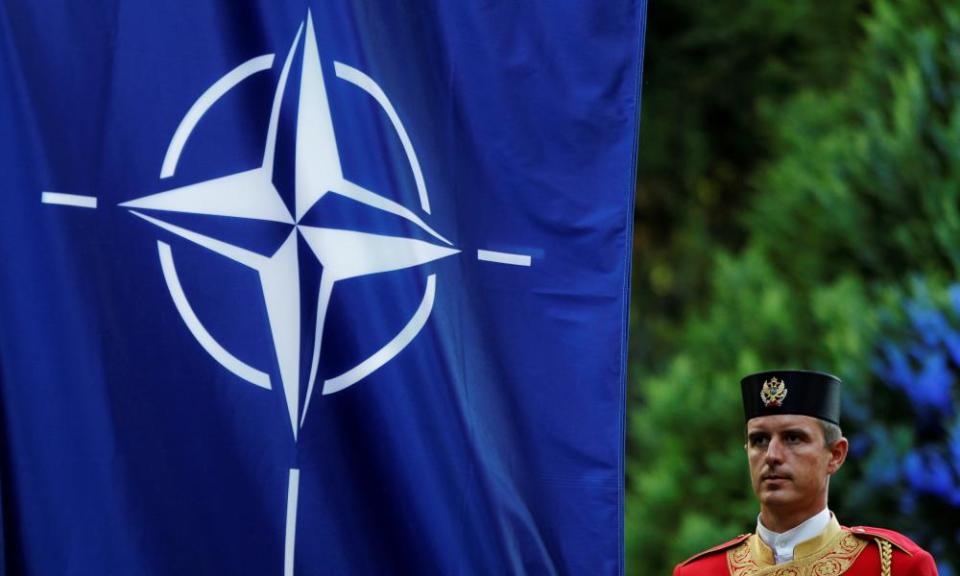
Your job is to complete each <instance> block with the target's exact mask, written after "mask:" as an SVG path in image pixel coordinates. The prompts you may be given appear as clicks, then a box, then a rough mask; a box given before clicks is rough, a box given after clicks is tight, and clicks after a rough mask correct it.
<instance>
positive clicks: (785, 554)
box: [753, 508, 840, 564]
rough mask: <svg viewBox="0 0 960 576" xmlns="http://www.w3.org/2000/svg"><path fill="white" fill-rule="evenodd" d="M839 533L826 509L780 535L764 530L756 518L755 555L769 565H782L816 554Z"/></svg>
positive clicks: (833, 519) (764, 527)
mask: <svg viewBox="0 0 960 576" xmlns="http://www.w3.org/2000/svg"><path fill="white" fill-rule="evenodd" d="M839 531H840V524H839V522H837V520H836V518H834V517H833V514H831V513H830V510H828V509H827V508H824V509H823V510H821V511H820V512H819V513H817V514H815V515H813V516H811V517H810V518H807V519H806V520H804V521H803V522H801V523H800V524H799V525H797V526H795V527H793V528H791V529H790V530H787V531H786V532H782V533H777V532H773V531H771V530H769V529H767V527H766V526H764V525H763V523H762V522H760V518H759V516H758V517H757V536H759V537H758V538H754V539H753V540H754V541H755V545H756V546H755V550H754V552H756V553H757V555H758V557H760V558H762V559H763V560H765V561H766V562H767V563H769V564H781V563H783V562H789V561H790V560H794V559H799V558H802V557H804V556H807V555H809V554H811V553H813V552H816V551H817V550H819V549H820V548H822V547H823V546H824V545H826V544H827V543H828V542H829V541H830V540H831V539H832V538H833V536H835V535H836V534H837V533H838V532H839Z"/></svg>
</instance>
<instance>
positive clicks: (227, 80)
mask: <svg viewBox="0 0 960 576" xmlns="http://www.w3.org/2000/svg"><path fill="white" fill-rule="evenodd" d="M272 66H273V54H266V55H264V56H258V57H256V58H251V59H250V60H247V61H246V62H244V63H243V64H241V65H239V66H237V67H236V68H234V69H233V70H231V71H230V72H227V73H226V74H225V75H224V76H223V77H222V78H220V79H219V80H217V81H216V82H215V83H214V84H213V86H211V87H209V88H207V90H206V91H205V92H204V93H203V94H201V95H200V97H199V98H197V101H196V102H194V103H193V106H191V107H190V110H188V111H187V114H186V115H185V116H184V117H183V120H181V121H180V125H179V126H177V130H176V132H174V133H173V138H172V139H171V140H170V145H169V146H167V153H166V155H165V156H164V158H163V167H162V168H161V169H160V177H161V178H169V177H170V176H173V174H174V172H176V170H177V162H178V161H179V160H180V154H181V153H182V152H183V147H184V146H186V144H187V139H188V138H190V134H192V133H193V129H194V128H196V126H197V123H198V122H200V119H201V118H203V115H204V114H206V113H207V111H208V110H209V109H210V107H211V106H213V105H214V104H216V102H217V100H219V99H220V98H221V97H222V96H223V95H224V94H226V93H227V92H229V91H230V90H231V89H233V87H235V86H236V85H237V84H239V83H241V82H243V81H244V80H246V79H247V78H249V77H250V76H252V75H253V74H256V73H257V72H262V71H264V70H269V69H270V68H271V67H272Z"/></svg>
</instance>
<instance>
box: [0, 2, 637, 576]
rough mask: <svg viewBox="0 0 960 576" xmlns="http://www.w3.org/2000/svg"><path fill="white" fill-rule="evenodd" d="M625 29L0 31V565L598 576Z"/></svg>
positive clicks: (116, 10) (553, 19)
mask: <svg viewBox="0 0 960 576" xmlns="http://www.w3.org/2000/svg"><path fill="white" fill-rule="evenodd" d="M401 4H402V5H401ZM645 10H646V5H645V2H643V1H642V0H616V1H613V2H602V3H600V2H593V1H588V0H582V1H580V0H577V1H569V2H560V3H557V2H551V3H548V2H543V3H508V2H504V3H479V2H443V1H440V0H433V1H431V0H423V1H419V2H410V3H389V2H367V1H359V2H358V1H349V2H348V1H330V2H316V1H310V2H265V1H264V2H255V1H244V2H222V1H219V2H215V1H200V2H191V3H169V2H138V1H124V2H120V1H112V2H103V1H93V2H88V3H83V4H82V5H80V4H70V3H63V2H53V1H40V2H8V3H3V4H0V178H2V194H0V201H2V202H3V204H2V207H0V517H2V522H0V574H11V575H14V574H16V575H24V576H29V575H52V574H57V575H59V574H118V575H141V574H142V575H167V574H170V575H173V574H177V575H179V574H276V575H278V576H279V575H283V576H293V575H294V574H296V575H299V576H304V575H311V574H360V575H363V574H376V575H379V574H458V575H473V574H477V575H488V574H551V575H552V574H558V575H559V574H585V575H591V576H593V575H619V574H622V573H623V553H622V540H623V526H622V522H623V457H624V455H623V442H624V403H625V394H624V386H625V374H624V371H625V366H626V362H625V354H626V331H627V310H628V296H629V272H630V266H629V264H630V252H631V231H632V219H633V200H632V199H633V187H634V166H635V157H636V147H637V129H638V122H639V101H640V75H641V60H642V46H643V29H644V19H645Z"/></svg>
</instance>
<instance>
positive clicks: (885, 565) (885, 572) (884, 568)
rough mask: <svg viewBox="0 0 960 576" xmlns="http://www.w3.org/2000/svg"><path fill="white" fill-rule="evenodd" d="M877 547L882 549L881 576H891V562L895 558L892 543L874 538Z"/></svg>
mask: <svg viewBox="0 0 960 576" xmlns="http://www.w3.org/2000/svg"><path fill="white" fill-rule="evenodd" d="M874 540H876V541H877V546H878V547H879V548H880V576H890V560H891V557H892V556H893V548H891V546H890V543H889V542H887V541H886V540H882V539H880V538H874Z"/></svg>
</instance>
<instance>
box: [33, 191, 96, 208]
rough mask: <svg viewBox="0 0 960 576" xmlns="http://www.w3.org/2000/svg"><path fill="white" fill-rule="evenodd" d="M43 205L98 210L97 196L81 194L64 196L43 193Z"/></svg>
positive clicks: (41, 198)
mask: <svg viewBox="0 0 960 576" xmlns="http://www.w3.org/2000/svg"><path fill="white" fill-rule="evenodd" d="M40 202H41V203H42V204H59V205H61V206H75V207H77V208H96V207H97V197H96V196H83V195H81V194H64V193H63V192H43V193H41V194H40Z"/></svg>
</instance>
